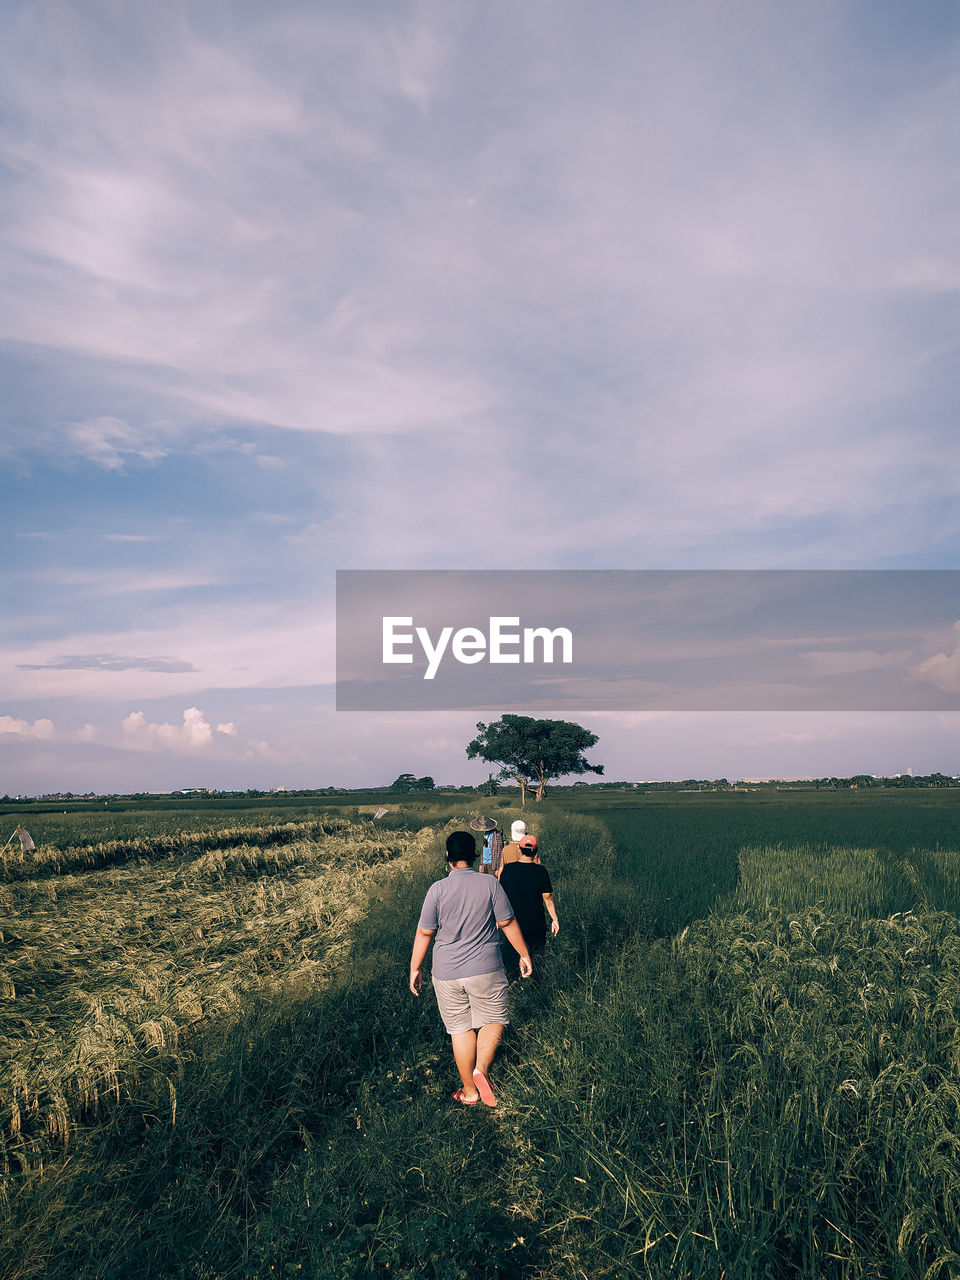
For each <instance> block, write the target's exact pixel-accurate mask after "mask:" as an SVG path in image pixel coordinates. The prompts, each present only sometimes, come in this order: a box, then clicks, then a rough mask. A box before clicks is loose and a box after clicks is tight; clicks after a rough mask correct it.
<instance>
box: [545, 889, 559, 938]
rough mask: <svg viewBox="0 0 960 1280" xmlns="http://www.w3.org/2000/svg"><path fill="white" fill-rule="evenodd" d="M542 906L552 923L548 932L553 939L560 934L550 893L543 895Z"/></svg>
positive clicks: (555, 909)
mask: <svg viewBox="0 0 960 1280" xmlns="http://www.w3.org/2000/svg"><path fill="white" fill-rule="evenodd" d="M543 905H544V906H545V907H546V908H547V910H548V911H549V912H550V919H551V920H552V921H553V924H552V925H551V926H550V932H551V933H552V934H553V936H554V937H556V936H557V934H558V933H559V932H560V921H559V920H558V919H557V908H556V906H555V904H554V901H553V894H552V893H545V894H544V895H543Z"/></svg>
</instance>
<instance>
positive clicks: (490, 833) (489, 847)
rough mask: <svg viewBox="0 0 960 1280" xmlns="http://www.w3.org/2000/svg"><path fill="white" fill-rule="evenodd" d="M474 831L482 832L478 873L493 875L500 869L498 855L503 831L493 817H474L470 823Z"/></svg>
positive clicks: (500, 849)
mask: <svg viewBox="0 0 960 1280" xmlns="http://www.w3.org/2000/svg"><path fill="white" fill-rule="evenodd" d="M470 826H471V828H472V829H473V830H474V831H482V832H483V848H482V849H481V851H480V867H479V870H480V873H481V875H485V876H495V875H496V874H497V873H498V872H499V870H500V856H501V854H502V853H503V832H502V831H501V830H500V828H499V827H498V826H497V824H496V821H495V820H494V819H493V818H484V817H480V818H474V819H473V821H472V822H471V823H470Z"/></svg>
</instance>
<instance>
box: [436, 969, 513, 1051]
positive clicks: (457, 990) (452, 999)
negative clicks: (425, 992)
mask: <svg viewBox="0 0 960 1280" xmlns="http://www.w3.org/2000/svg"><path fill="white" fill-rule="evenodd" d="M433 989H434V991H435V992H436V993H437V1007H438V1008H439V1010H440V1017H441V1018H442V1019H443V1025H444V1027H445V1028H446V1030H447V1034H448V1035H451V1036H456V1035H460V1034H461V1032H464V1031H479V1029H480V1028H481V1027H485V1026H486V1025H487V1023H488V1022H502V1023H503V1025H504V1026H506V1025H507V1023H508V1022H509V1021H510V1017H509V1014H508V1012H507V975H506V974H505V973H504V971H503V970H502V969H494V971H493V973H481V974H479V975H478V976H477V977H475V978H434V979H433Z"/></svg>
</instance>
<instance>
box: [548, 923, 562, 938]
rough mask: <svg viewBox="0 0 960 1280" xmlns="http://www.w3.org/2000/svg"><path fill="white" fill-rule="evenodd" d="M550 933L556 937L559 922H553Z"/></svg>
mask: <svg viewBox="0 0 960 1280" xmlns="http://www.w3.org/2000/svg"><path fill="white" fill-rule="evenodd" d="M550 932H551V933H552V934H553V936H554V937H556V936H557V934H558V933H559V932H560V921H559V920H554V922H553V924H552V925H551V926H550Z"/></svg>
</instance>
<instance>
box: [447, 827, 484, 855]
mask: <svg viewBox="0 0 960 1280" xmlns="http://www.w3.org/2000/svg"><path fill="white" fill-rule="evenodd" d="M476 860H477V842H476V839H475V838H474V836H472V835H471V834H470V832H469V831H451V833H450V835H448V836H447V861H448V862H476Z"/></svg>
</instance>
